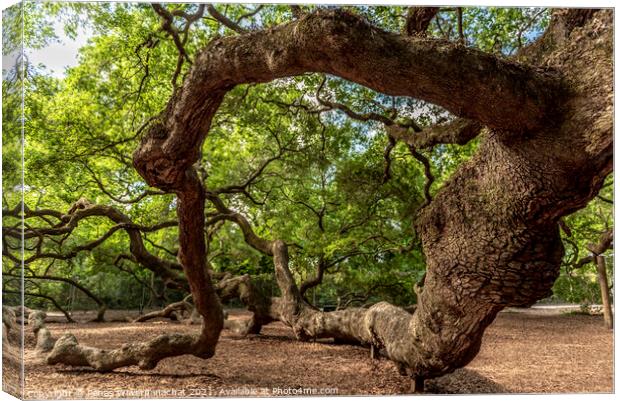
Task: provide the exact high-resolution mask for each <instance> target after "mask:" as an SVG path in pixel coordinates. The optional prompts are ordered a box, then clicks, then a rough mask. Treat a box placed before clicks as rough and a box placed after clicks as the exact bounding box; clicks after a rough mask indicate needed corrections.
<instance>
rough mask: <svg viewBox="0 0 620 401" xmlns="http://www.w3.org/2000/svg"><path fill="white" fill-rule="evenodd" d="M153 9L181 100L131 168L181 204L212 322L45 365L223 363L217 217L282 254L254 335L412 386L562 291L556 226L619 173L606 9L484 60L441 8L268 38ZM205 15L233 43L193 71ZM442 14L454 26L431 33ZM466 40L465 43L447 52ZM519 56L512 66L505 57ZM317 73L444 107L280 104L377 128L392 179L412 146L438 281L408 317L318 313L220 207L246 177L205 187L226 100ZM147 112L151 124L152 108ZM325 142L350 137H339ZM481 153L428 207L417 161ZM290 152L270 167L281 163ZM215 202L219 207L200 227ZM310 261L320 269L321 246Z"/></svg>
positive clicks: (146, 137) (196, 280) (333, 20)
mask: <svg viewBox="0 0 620 401" xmlns="http://www.w3.org/2000/svg"><path fill="white" fill-rule="evenodd" d="M153 11H154V13H153V15H154V16H155V17H156V18H157V19H158V21H159V23H160V24H161V29H160V31H159V33H160V36H161V37H162V38H161V39H160V37H159V36H148V34H147V38H148V39H147V40H145V41H144V42H142V43H141V45H142V47H141V48H145V47H147V48H150V47H149V46H152V48H157V47H156V46H155V45H154V43H155V41H157V40H164V39H165V40H166V43H167V44H168V45H169V46H171V47H173V48H174V49H175V50H176V53H177V57H176V59H175V60H173V61H175V62H176V63H174V64H175V67H174V70H173V73H172V78H171V81H172V84H173V88H174V89H173V91H172V93H171V95H170V97H169V100H168V101H167V103H166V105H165V107H164V108H163V111H162V112H160V113H159V114H156V115H155V116H154V117H153V118H150V119H148V120H147V122H146V123H145V125H144V126H143V127H142V129H140V130H137V131H136V132H138V134H139V135H143V136H142V138H141V140H140V144H139V146H138V147H137V149H136V150H135V152H134V153H133V159H132V163H133V167H135V169H136V171H137V172H138V173H139V174H140V176H141V177H142V178H143V179H144V180H145V181H146V182H147V183H148V185H149V186H151V187H153V188H154V191H156V192H158V193H159V192H163V193H173V194H174V195H175V196H176V214H177V218H178V254H177V255H178V261H179V264H180V266H182V271H183V274H184V277H185V278H186V279H187V283H188V284H189V287H190V291H191V294H192V302H193V305H194V307H195V308H196V310H197V312H198V313H199V314H200V315H201V317H202V328H201V332H200V334H199V335H197V336H191V335H163V336H159V337H157V338H155V339H153V340H151V341H148V342H145V343H136V344H129V345H126V346H124V347H123V348H121V349H117V350H112V351H102V350H98V349H95V348H92V347H86V346H82V345H79V344H78V342H77V340H76V339H75V337H73V336H72V335H70V334H67V335H65V336H63V337H61V338H60V339H58V340H57V341H56V343H55V346H54V348H53V349H52V350H51V352H50V354H49V356H48V362H49V363H65V364H69V365H76V366H92V367H93V368H95V369H98V370H102V371H106V370H112V369H115V368H117V367H121V366H127V365H138V366H140V367H141V368H144V369H148V368H153V367H154V366H156V364H157V362H158V361H159V360H161V359H163V358H166V357H170V356H175V355H181V354H187V353H191V354H192V355H195V356H198V357H200V358H210V357H211V356H213V355H214V353H215V350H216V345H217V341H218V338H219V335H220V332H221V330H222V328H223V327H224V316H223V311H222V307H221V301H220V297H218V287H217V285H214V282H213V280H212V273H211V272H212V269H210V266H209V261H208V259H207V245H208V238H207V237H206V236H205V226H209V224H210V223H213V224H215V223H216V221H230V222H233V223H234V224H236V225H237V226H238V227H239V229H240V230H241V232H242V234H243V237H244V239H245V241H246V242H247V244H248V245H249V246H250V247H252V248H254V249H256V250H258V251H259V252H261V253H262V254H263V255H265V256H266V257H268V258H271V260H272V262H273V266H274V269H275V277H276V281H277V284H278V287H279V289H280V292H281V294H280V296H279V297H275V298H265V297H262V298H259V297H254V295H253V292H252V291H251V288H252V287H251V284H249V283H248V281H244V283H245V284H244V285H245V286H246V287H244V288H245V290H246V291H245V292H244V295H243V297H245V298H246V299H248V300H249V302H248V303H249V304H250V305H253V306H252V307H253V308H254V310H253V311H254V318H253V319H254V321H250V322H247V324H248V325H247V326H246V327H245V329H246V330H249V329H250V328H251V327H254V329H255V330H257V329H259V327H260V325H261V324H263V323H266V322H268V321H270V320H273V319H277V320H281V321H283V322H285V323H287V324H289V325H290V326H291V327H292V328H293V331H294V333H295V335H296V336H297V337H298V338H299V339H304V340H305V339H312V338H318V337H333V338H336V339H342V340H347V341H355V342H359V343H362V344H367V345H372V346H373V347H376V348H380V349H382V350H383V352H384V353H385V354H386V355H387V356H388V357H389V358H390V359H392V360H393V361H395V362H396V363H397V364H398V365H399V366H400V367H402V369H403V370H404V371H406V372H407V374H409V375H411V376H412V377H413V378H415V379H416V383H417V384H423V380H424V379H425V378H430V377H435V376H439V375H442V374H446V373H449V372H451V371H453V370H454V369H456V368H458V367H461V366H464V365H466V364H467V363H468V362H469V361H471V360H472V359H473V358H474V357H475V355H476V354H477V352H478V350H479V348H480V344H481V341H482V336H483V333H484V330H485V328H486V327H487V326H488V325H489V324H490V323H491V322H492V321H493V320H494V318H495V317H496V315H497V313H498V312H499V311H500V310H502V309H503V308H505V307H507V306H524V305H531V304H533V303H534V302H536V301H537V300H539V299H541V298H544V297H546V296H548V295H549V294H550V291H551V288H552V286H553V284H554V281H555V280H556V278H557V277H558V275H559V268H560V265H561V262H562V257H563V254H564V250H563V246H562V240H561V237H560V229H559V224H560V222H561V219H562V217H564V216H566V215H569V214H571V213H573V212H575V211H577V210H579V209H581V208H583V207H585V206H586V205H587V203H588V202H589V201H590V200H591V199H593V198H594V197H595V196H596V195H597V193H598V192H599V190H600V188H601V187H602V185H603V183H604V181H605V178H606V177H607V176H608V175H609V174H610V173H611V170H612V152H613V150H612V149H613V136H612V111H613V105H612V97H613V92H612V88H613V67H612V61H611V54H612V51H613V45H612V35H613V25H612V21H613V13H612V11H611V10H577V9H571V10H555V11H554V12H553V13H552V16H551V20H550V21H549V24H548V27H547V29H546V30H545V32H544V33H543V34H542V35H541V36H540V37H539V38H538V39H537V40H536V41H535V42H533V43H530V44H527V45H525V44H524V41H525V39H524V38H523V32H522V31H519V32H518V34H517V35H516V36H517V37H516V38H512V42H511V43H506V40H507V38H503V37H501V34H496V35H494V36H491V37H487V38H486V39H485V41H483V42H482V44H481V45H478V46H476V47H474V46H470V45H472V42H470V41H471V40H472V39H471V38H469V37H468V36H467V35H466V33H467V31H466V30H465V31H463V27H462V20H461V18H460V17H462V15H463V13H462V10H460V9H459V10H456V11H457V12H456V13H454V12H452V11H451V12H450V14H448V15H449V16H448V17H445V16H444V15H443V14H442V11H441V9H426V10H420V9H412V10H409V11H408V12H407V13H406V15H407V17H406V18H405V21H404V22H405V23H404V24H402V26H399V25H398V24H395V23H394V24H393V25H394V26H390V25H389V23H388V24H385V25H383V26H382V27H379V26H378V25H377V20H379V19H380V18H377V15H373V13H374V12H375V11H372V10H371V11H368V10H365V11H363V12H364V13H367V15H366V16H365V17H367V18H364V17H363V16H360V15H359V13H356V12H352V11H348V10H344V9H320V8H319V9H316V10H308V9H295V10H294V13H291V15H293V17H292V18H289V19H288V20H284V21H283V20H282V18H273V19H270V18H267V19H266V20H265V21H268V23H270V24H272V25H271V26H269V27H268V28H266V27H265V28H264V29H263V28H261V27H260V26H254V25H252V24H243V23H242V21H243V19H244V18H247V17H246V16H244V15H239V16H238V17H236V18H235V19H231V18H230V17H229V16H226V15H225V14H223V13H221V12H219V11H218V10H217V9H215V8H213V7H212V6H207V7H204V6H198V7H193V8H182V7H181V8H167V7H165V6H161V5H154V6H153ZM438 13H440V14H438ZM377 14H379V16H380V17H382V18H387V19H388V20H390V18H389V12H388V13H387V17H386V15H385V14H380V13H377ZM206 15H209V16H210V18H212V19H213V20H215V21H218V22H219V23H220V24H222V25H223V26H226V27H227V31H226V32H228V33H229V34H228V35H225V36H223V37H219V38H215V39H212V40H210V41H208V43H206V42H203V43H201V44H200V46H201V47H202V46H204V47H202V48H201V49H200V50H199V51H196V52H195V54H192V57H191V59H190V55H189V53H188V50H187V48H188V47H190V46H195V47H196V48H198V45H197V42H196V39H195V38H196V37H198V38H199V36H191V35H189V34H188V33H189V31H190V28H191V26H192V24H194V23H196V21H198V20H200V18H203V17H205V16H206ZM267 16H268V17H269V16H270V14H267ZM455 16H456V17H455ZM271 17H273V16H272V15H271ZM441 18H447V19H454V18H456V20H455V21H454V22H455V23H454V24H448V25H442V24H441V23H438V24H436V25H433V23H434V22H437V21H439V20H440V19H441ZM396 20H397V19H392V21H396ZM370 21H372V22H370ZM264 26H265V25H264ZM447 28H450V31H449V32H445V30H446V29H447ZM435 29H436V30H437V31H438V32H435V31H434V30H435ZM524 29H526V28H524ZM450 32H452V33H450ZM455 35H456V39H457V40H450V39H454V38H455ZM442 36H443V37H445V39H442V38H440V37H442ZM482 36H483V37H484V35H482ZM188 38H193V39H188ZM149 41H150V42H149ZM513 45H514V49H515V51H514V54H512V56H511V57H505V56H503V55H502V54H501V53H502V52H503V51H504V50H505V48H507V47H510V46H513ZM480 48H484V49H485V50H487V51H482V50H480ZM516 49H518V50H516ZM190 61H191V66H189V64H190ZM116 72H117V71H112V72H111V73H116ZM308 73H319V74H328V75H330V76H332V77H338V78H342V79H345V80H348V81H350V82H352V83H355V84H358V85H361V86H363V87H366V88H368V89H370V90H373V91H376V92H378V93H381V94H382V95H383V96H386V97H400V98H413V99H418V100H421V101H424V102H427V103H428V104H433V105H436V106H438V107H439V108H441V111H440V112H439V113H438V116H439V117H436V118H433V119H428V120H427V121H424V122H423V123H420V122H418V121H415V119H411V118H409V119H403V118H398V113H390V112H389V110H385V111H386V112H384V113H378V112H376V111H374V112H372V111H368V112H367V111H364V112H358V111H355V109H354V108H352V107H350V105H346V104H343V103H341V102H339V100H338V99H333V98H331V97H330V96H329V94H326V93H325V90H324V84H325V81H322V82H321V83H320V84H319V85H318V87H317V89H316V91H315V92H314V96H313V100H312V102H305V103H304V102H303V101H297V102H292V104H291V102H289V101H288V100H287V101H284V102H282V103H283V104H284V106H285V108H286V109H288V110H293V109H304V111H306V112H308V113H310V114H312V113H319V112H320V111H317V110H320V109H322V108H323V109H329V110H332V111H333V110H335V111H338V112H340V113H342V114H343V115H345V116H347V118H350V119H352V120H355V121H362V122H368V121H372V122H374V123H376V127H377V129H378V130H380V131H381V132H385V133H386V135H387V138H388V139H387V143H388V145H387V147H386V148H385V161H386V164H387V166H386V167H388V166H389V163H390V162H391V158H390V154H391V151H392V149H393V148H394V147H399V148H400V149H406V150H407V152H408V153H409V154H410V156H411V157H412V159H414V160H416V161H417V162H419V163H420V165H421V166H423V167H422V168H421V169H420V170H421V171H420V173H421V174H422V175H424V176H425V179H426V180H425V183H427V184H425V185H426V188H425V189H423V190H422V191H421V192H422V196H421V198H422V201H421V202H419V203H418V204H417V207H414V208H413V210H412V211H411V213H412V214H414V216H412V217H415V232H416V235H417V236H418V237H419V239H420V241H421V245H422V248H421V249H422V250H423V254H424V257H425V262H426V274H425V276H424V279H423V281H422V282H420V283H418V285H417V286H416V292H417V305H416V308H415V311H414V312H413V313H410V312H409V311H406V310H404V309H402V308H399V307H397V306H394V305H391V304H388V303H386V302H380V303H376V304H374V305H372V306H370V307H368V308H347V309H342V310H337V311H334V312H321V311H319V310H317V309H316V308H315V307H314V306H313V305H311V304H310V303H309V302H308V299H307V298H306V297H304V294H303V292H304V290H305V288H304V283H302V284H301V285H298V284H297V281H296V280H295V277H294V275H293V273H292V271H291V268H290V255H289V253H291V250H290V249H291V247H292V246H293V245H291V243H289V242H288V241H289V240H290V238H286V237H285V235H280V234H284V233H277V232H276V233H275V235H272V234H269V233H265V232H262V233H259V232H257V231H256V229H255V225H253V224H252V222H251V221H250V219H249V218H248V216H246V215H245V213H243V212H242V211H238V210H235V208H234V207H233V206H230V205H227V203H226V202H225V200H224V199H223V196H224V195H226V194H231V193H242V194H244V191H245V192H246V193H245V195H248V197H251V196H252V195H251V194H250V193H249V192H248V185H249V184H248V181H245V182H243V181H241V184H240V185H236V186H234V185H233V186H231V184H230V183H228V184H227V185H221V186H212V185H211V183H210V182H209V168H210V166H209V161H210V159H209V157H210V156H211V154H209V153H207V154H205V153H204V147H203V143H204V142H205V140H206V139H207V138H208V137H209V135H211V134H212V132H213V131H217V130H218V128H219V127H220V126H222V125H225V124H226V121H222V120H218V112H219V111H220V109H221V107H226V105H227V104H226V99H227V96H231V95H234V94H236V93H239V91H238V87H239V86H242V85H245V86H248V85H255V84H262V83H268V82H271V81H274V80H276V79H282V78H286V77H296V76H301V75H304V74H308ZM145 76H146V77H148V73H147V75H145ZM248 87H249V86H248ZM139 88H142V84H140V86H139ZM272 100H273V99H272ZM276 100H277V99H276ZM151 101H152V108H151V110H153V109H154V108H155V105H156V104H157V101H156V100H153V99H151ZM287 103H288V105H287ZM388 108H389V107H386V109H388ZM148 109H149V108H148V107H145V108H144V110H148ZM104 123H105V122H104ZM317 129H318V130H321V128H319V127H317ZM224 132H226V131H224ZM324 133H325V134H327V135H338V131H337V130H333V132H331V131H330V130H327V131H324ZM275 138H276V141H277V140H279V139H277V138H278V137H277V136H276V137H275ZM474 139H475V140H477V141H478V143H479V144H478V146H477V149H476V151H475V153H474V155H473V156H472V157H471V159H469V160H467V161H466V162H463V163H462V164H460V165H459V166H458V167H457V168H456V171H454V173H453V174H451V175H450V177H449V178H445V177H442V180H441V188H440V189H439V190H437V191H436V193H434V194H431V184H432V180H433V177H432V171H431V168H430V162H429V159H428V157H426V156H425V154H424V153H423V150H424V149H427V148H432V147H434V146H438V145H446V144H455V145H465V144H467V143H470V142H471V141H472V140H474ZM278 145H279V146H278V148H277V150H276V154H279V152H281V151H282V150H283V149H284V147H283V145H282V143H279V144H278ZM295 149H296V148H295ZM289 150H290V149H289ZM286 152H288V150H287V151H286ZM286 152H283V153H286ZM278 157H279V156H278ZM266 160H268V159H266ZM255 171H256V170H255ZM258 171H260V168H259V170H258ZM383 173H384V174H383V176H384V177H382V178H385V180H386V181H389V180H390V176H393V175H394V171H391V170H390V169H389V168H385V169H384V171H383ZM252 177H253V176H252V175H250V179H252ZM250 183H251V182H250ZM428 183H431V184H428ZM285 195H287V194H286V193H285ZM431 195H433V196H431ZM162 196H168V195H162ZM287 196H288V195H287ZM414 196H415V197H416V198H418V199H419V198H420V194H419V193H416V194H415V195H414ZM326 199H327V198H326V197H323V198H322V199H319V200H320V201H322V202H317V203H308V205H307V206H308V207H306V209H307V210H309V213H311V214H312V215H313V217H312V219H313V220H314V219H315V218H316V221H317V223H316V224H317V227H318V229H319V230H320V229H321V225H322V219H323V218H325V216H326V214H329V213H328V212H329V210H328V206H327V202H326ZM288 200H289V201H293V202H295V201H299V200H302V201H305V200H304V199H303V198H302V199H299V198H291V197H290V196H288ZM207 203H208V204H210V205H211V206H210V207H212V208H213V209H210V210H212V212H210V213H208V216H205V207H206V205H207ZM88 207H90V206H88V205H84V210H88ZM334 209H336V208H334ZM124 228H125V229H129V230H132V229H135V228H132V227H124ZM129 230H128V231H129ZM128 234H129V235H131V234H130V233H129V232H128ZM403 248H404V249H406V248H407V245H406V244H404V245H403ZM316 257H317V258H318V259H319V260H320V259H321V249H318V252H317V253H316ZM322 263H326V262H325V253H324V252H323V262H322ZM318 267H319V268H320V263H319V265H318ZM317 274H320V270H319V271H317ZM317 277H318V275H317ZM310 281H312V278H310ZM305 283H307V281H306V282H305ZM307 286H308V284H305V287H307ZM237 288H239V287H237ZM219 290H220V291H221V288H219ZM240 292H241V291H240ZM257 320H259V321H257ZM256 326H258V328H257V327H256Z"/></svg>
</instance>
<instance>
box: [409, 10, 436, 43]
mask: <svg viewBox="0 0 620 401" xmlns="http://www.w3.org/2000/svg"><path fill="white" fill-rule="evenodd" d="M438 12H439V7H409V8H408V9H407V18H406V20H405V33H406V34H407V35H409V36H420V37H424V36H426V31H427V30H428V26H429V25H430V23H431V21H432V20H433V18H435V15H437V13H438Z"/></svg>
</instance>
